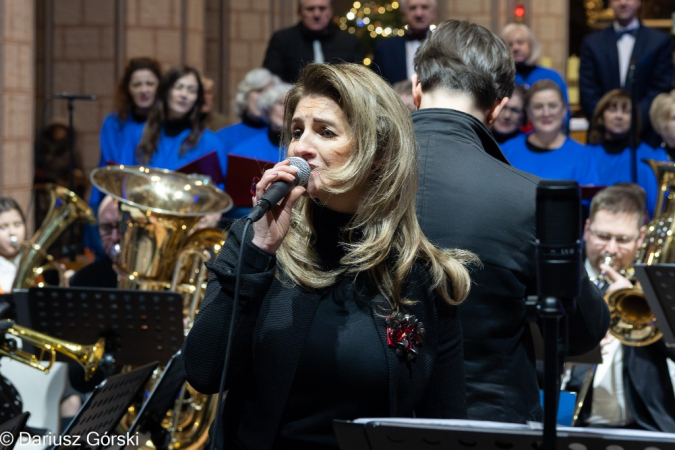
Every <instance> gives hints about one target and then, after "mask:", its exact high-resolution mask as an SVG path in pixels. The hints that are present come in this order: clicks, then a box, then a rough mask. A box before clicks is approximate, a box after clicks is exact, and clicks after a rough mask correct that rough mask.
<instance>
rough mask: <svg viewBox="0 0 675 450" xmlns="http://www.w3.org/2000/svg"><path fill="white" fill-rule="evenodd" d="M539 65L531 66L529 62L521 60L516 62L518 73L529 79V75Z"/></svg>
mask: <svg viewBox="0 0 675 450" xmlns="http://www.w3.org/2000/svg"><path fill="white" fill-rule="evenodd" d="M536 68H537V66H531V65H529V64H527V63H524V62H519V63H516V73H517V74H518V75H520V76H522V77H523V79H525V80H526V79H527V77H528V76H529V75H530V74H531V73H532V71H533V70H534V69H536Z"/></svg>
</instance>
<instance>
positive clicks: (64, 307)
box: [13, 287, 185, 370]
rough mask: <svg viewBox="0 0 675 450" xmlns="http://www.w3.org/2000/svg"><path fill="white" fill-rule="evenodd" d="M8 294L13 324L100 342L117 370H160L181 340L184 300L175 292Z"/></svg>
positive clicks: (47, 289)
mask: <svg viewBox="0 0 675 450" xmlns="http://www.w3.org/2000/svg"><path fill="white" fill-rule="evenodd" d="M13 294H14V303H15V306H16V313H17V314H16V315H17V323H18V324H20V325H23V326H26V327H28V328H31V329H33V330H35V331H39V332H41V333H45V334H47V335H49V336H51V337H54V338H58V339H64V340H66V341H70V342H74V343H78V344H84V345H89V344H94V343H95V342H96V341H97V340H98V339H99V338H101V337H104V338H105V339H106V352H107V353H108V352H109V353H112V354H113V356H114V358H115V368H116V369H117V370H119V369H121V367H122V366H126V365H130V366H136V367H137V366H141V365H143V364H147V363H149V362H150V361H159V363H160V364H162V365H164V364H166V363H167V362H169V360H170V359H171V357H172V356H173V355H174V354H175V353H176V352H178V350H180V348H181V346H182V345H183V341H184V340H185V336H184V334H183V298H182V297H181V295H180V294H178V293H176V292H171V291H140V290H122V289H103V288H60V287H45V288H31V289H29V290H28V291H25V290H21V291H15V292H14V293H13ZM59 359H60V360H62V361H69V359H67V358H65V357H61V356H60V355H59Z"/></svg>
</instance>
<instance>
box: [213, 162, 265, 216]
mask: <svg viewBox="0 0 675 450" xmlns="http://www.w3.org/2000/svg"><path fill="white" fill-rule="evenodd" d="M274 164H275V163H273V162H269V161H260V160H257V159H255V158H248V157H246V156H239V155H227V174H226V175H225V190H226V191H227V193H228V194H229V195H230V197H232V202H233V203H234V206H235V207H237V208H241V207H249V208H250V207H251V206H252V202H251V198H252V197H253V195H252V194H251V188H252V183H253V179H254V177H258V178H260V177H262V175H263V173H264V172H265V170H267V169H269V168H271V167H273V166H274Z"/></svg>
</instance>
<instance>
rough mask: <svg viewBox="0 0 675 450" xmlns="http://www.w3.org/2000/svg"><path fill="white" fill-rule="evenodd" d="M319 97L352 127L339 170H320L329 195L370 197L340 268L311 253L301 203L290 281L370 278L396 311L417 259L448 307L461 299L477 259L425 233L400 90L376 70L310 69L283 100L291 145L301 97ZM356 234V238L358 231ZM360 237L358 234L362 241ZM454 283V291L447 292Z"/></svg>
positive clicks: (289, 253)
mask: <svg viewBox="0 0 675 450" xmlns="http://www.w3.org/2000/svg"><path fill="white" fill-rule="evenodd" d="M310 95H316V96H321V97H327V98H330V99H331V100H333V101H334V102H336V103H337V104H338V105H339V106H340V108H341V110H342V112H343V113H344V115H345V118H346V120H347V123H348V126H349V128H350V130H351V135H352V140H353V145H352V150H351V155H350V156H349V159H348V161H347V162H346V163H345V164H344V165H343V166H342V167H340V168H337V169H332V170H322V172H321V176H322V177H323V178H324V179H325V180H326V181H329V182H328V183H326V184H330V185H331V187H330V188H326V190H327V191H328V192H331V193H343V192H348V191H350V190H352V189H354V188H356V187H358V186H363V185H366V186H367V189H366V194H365V196H364V197H363V199H362V200H361V202H360V205H359V207H358V210H357V211H356V214H355V216H354V218H353V219H352V221H351V222H350V223H349V224H348V225H347V230H346V231H348V236H349V242H348V243H346V245H347V247H346V248H347V253H346V255H345V256H344V257H343V258H342V260H341V265H340V267H339V268H338V269H336V270H332V271H326V270H324V269H322V263H321V261H320V259H319V257H318V255H317V253H316V252H315V251H314V247H313V244H314V242H315V241H316V235H317V232H320V231H321V230H315V229H314V228H313V226H312V221H311V217H312V209H313V208H316V207H318V206H317V205H316V203H315V202H314V201H313V200H312V199H308V198H306V197H303V198H301V199H300V200H299V201H298V204H297V205H296V206H295V207H294V208H293V212H292V214H291V228H290V231H289V233H288V235H287V236H286V238H285V239H284V241H283V243H282V244H281V247H280V248H279V251H278V252H277V257H278V261H279V265H280V268H281V269H283V271H284V274H285V276H286V277H287V278H288V279H289V280H290V281H291V282H293V283H295V284H298V285H301V286H305V287H309V288H322V287H326V286H330V285H331V284H333V283H334V282H335V279H336V277H337V276H338V275H340V274H343V273H345V274H353V275H354V276H356V275H358V274H361V273H367V274H368V276H369V277H370V280H371V281H372V282H373V283H374V284H375V286H377V287H378V289H379V291H380V292H381V293H382V295H384V297H385V298H386V299H387V300H388V301H389V303H390V305H391V307H392V309H395V310H398V309H399V307H400V306H401V305H402V304H406V303H409V300H407V299H404V298H401V292H402V290H403V286H404V284H405V282H406V280H407V279H408V275H409V274H410V273H411V270H412V268H413V265H414V264H415V261H417V260H420V261H422V262H423V263H424V264H425V266H426V268H427V271H428V275H429V278H428V285H429V288H430V289H435V290H436V291H437V292H438V293H439V294H440V296H441V297H442V298H443V299H444V300H445V301H447V302H448V303H450V304H458V303H460V302H461V301H463V300H464V299H465V298H466V297H467V295H468V293H469V288H470V284H471V279H470V277H469V272H468V270H467V268H466V267H465V266H466V265H467V264H469V263H474V262H477V258H476V256H475V255H473V254H472V253H470V252H467V251H461V250H440V249H437V248H435V247H434V246H433V245H432V244H431V243H430V242H429V241H428V240H427V238H426V237H425V236H424V234H423V233H422V230H421V229H420V226H419V224H418V222H417V216H416V213H415V197H416V195H417V146H416V142H415V134H414V130H413V126H412V121H411V118H410V113H409V112H408V109H407V108H406V107H405V105H404V104H403V103H402V102H401V100H400V99H399V96H398V95H397V94H396V92H395V91H394V90H393V89H392V88H391V86H389V85H388V84H387V83H386V82H385V81H383V80H382V79H381V78H380V77H379V76H377V75H376V74H375V73H374V72H372V71H371V70H369V69H367V68H365V67H363V66H360V65H356V64H336V65H328V64H309V65H308V66H306V67H305V69H304V70H303V72H302V73H301V75H300V79H299V80H298V82H297V83H296V85H295V86H294V87H293V89H291V91H289V93H288V95H287V97H286V104H285V114H284V129H283V133H282V142H283V145H284V148H286V149H287V148H288V144H289V142H290V137H291V122H292V119H293V114H294V112H295V108H296V107H297V105H298V103H299V102H300V100H301V99H302V98H303V97H306V96H310ZM355 232H357V233H355ZM355 236H359V238H358V239H357V238H356V237H355ZM449 286H451V290H450V289H448V288H449Z"/></svg>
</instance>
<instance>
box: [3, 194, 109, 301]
mask: <svg viewBox="0 0 675 450" xmlns="http://www.w3.org/2000/svg"><path fill="white" fill-rule="evenodd" d="M35 189H41V190H46V191H47V192H48V193H49V196H50V201H49V205H50V206H49V211H48V212H47V215H46V216H45V219H44V220H43V222H42V224H41V225H40V228H38V229H37V231H36V232H35V233H34V234H33V237H32V238H31V239H30V240H29V241H26V242H17V244H18V245H20V246H21V247H22V250H21V258H20V259H19V263H18V265H17V272H16V275H15V277H14V283H13V285H12V290H15V289H28V288H30V287H32V286H34V285H35V284H36V281H37V280H38V278H39V277H40V275H41V274H42V272H43V270H44V268H45V265H44V264H43V262H44V261H45V260H47V262H48V263H47V264H46V265H48V266H51V267H55V268H56V269H57V271H59V273H60V268H59V267H58V265H56V263H55V262H54V260H53V258H52V257H51V255H49V254H48V253H47V250H48V249H49V247H50V246H51V245H52V244H53V243H54V241H55V240H56V239H57V238H58V237H59V235H60V234H61V233H63V231H64V230H65V229H66V228H67V227H68V226H69V225H70V224H71V223H73V222H75V221H76V220H81V221H83V222H85V223H89V224H95V223H96V215H95V214H94V212H93V211H92V209H91V208H90V207H89V205H87V203H86V202H85V201H84V200H82V199H81V198H80V197H78V195H77V194H75V193H74V192H73V191H71V190H69V189H67V188H65V187H63V186H58V185H56V184H39V185H36V186H35Z"/></svg>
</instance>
